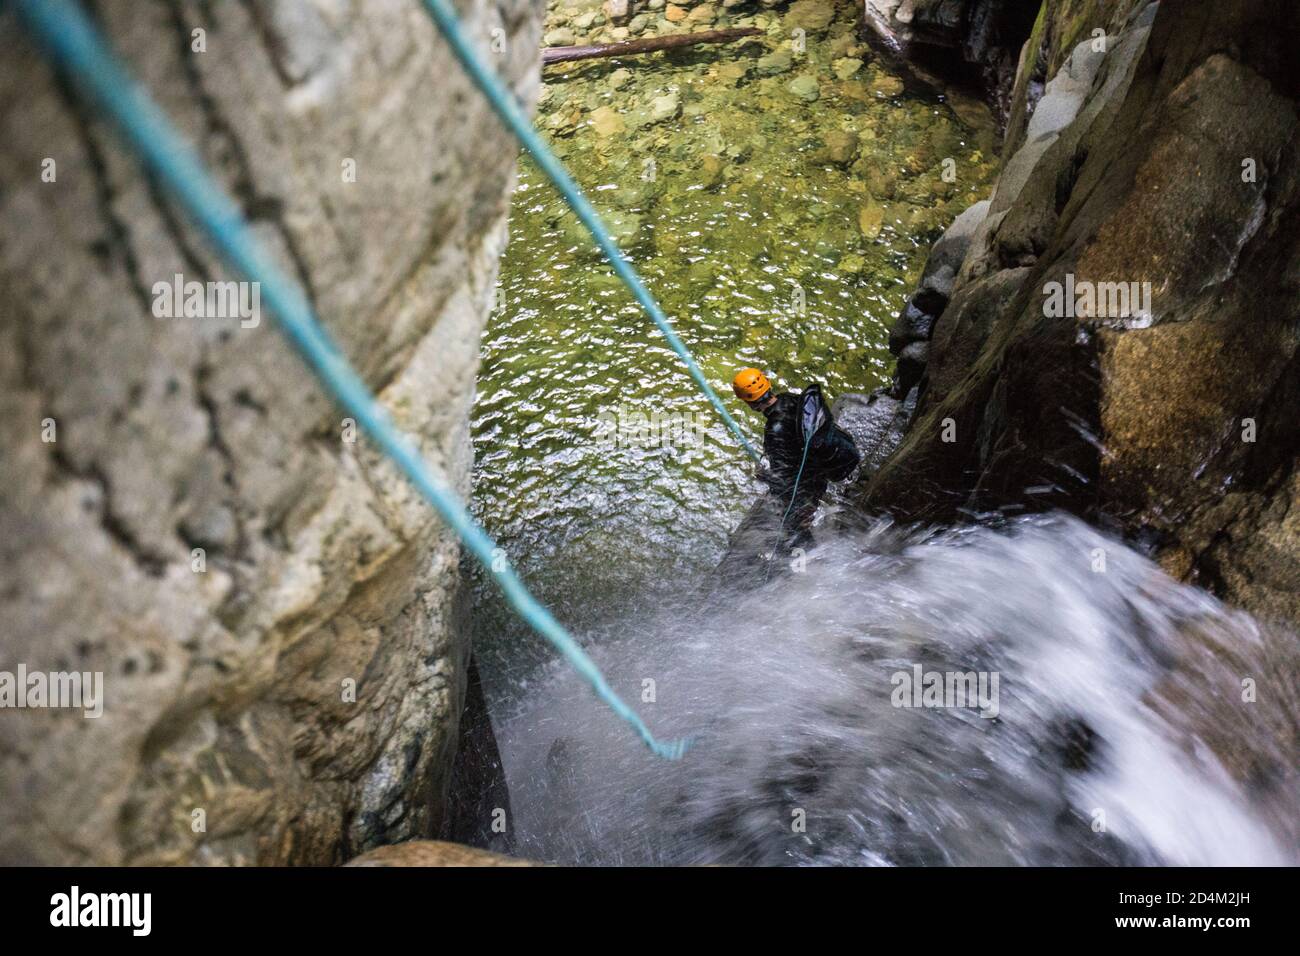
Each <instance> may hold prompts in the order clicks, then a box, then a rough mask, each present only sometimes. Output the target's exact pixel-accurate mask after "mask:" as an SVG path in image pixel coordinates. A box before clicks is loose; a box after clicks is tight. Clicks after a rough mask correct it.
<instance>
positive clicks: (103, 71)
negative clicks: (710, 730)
mask: <svg viewBox="0 0 1300 956" xmlns="http://www.w3.org/2000/svg"><path fill="white" fill-rule="evenodd" d="M11 2H12V3H13V6H14V8H15V9H16V10H17V11H18V13H19V14H20V16H21V17H22V19H23V21H24V23H26V25H27V26H28V28H29V30H30V32H31V33H32V35H33V36H34V37H35V38H36V40H37V41H38V43H39V44H40V45H41V46H42V48H43V49H45V51H46V52H47V54H48V55H49V56H50V57H51V58H52V60H53V61H54V62H55V63H56V64H58V65H59V66H60V67H61V68H62V69H63V70H64V71H66V73H67V74H68V75H69V76H71V77H72V78H73V79H74V80H75V81H76V83H77V84H78V86H79V87H80V89H81V90H82V91H83V92H84V93H85V94H87V95H88V96H90V97H91V98H92V99H93V100H94V101H95V102H96V103H98V104H99V106H100V107H102V108H103V109H104V110H106V111H107V112H108V113H109V114H110V115H111V116H112V118H113V119H114V121H115V122H116V123H117V126H118V128H119V130H120V131H121V133H122V135H123V137H124V139H125V140H126V142H127V143H128V144H129V145H130V147H131V148H132V149H133V150H134V151H135V152H136V153H137V155H138V156H139V158H140V160H141V162H142V163H143V164H144V166H145V167H146V168H147V169H148V170H149V172H151V173H152V174H153V175H154V176H155V177H156V178H157V180H158V182H159V183H161V184H162V185H163V186H164V187H165V188H166V189H167V190H168V191H169V192H170V193H171V194H172V195H173V196H174V197H175V198H176V199H177V200H178V201H179V202H180V203H181V204H182V205H183V206H184V207H185V208H186V210H187V211H188V212H189V214H190V215H191V216H192V217H193V219H194V221H195V222H196V223H197V224H198V225H199V226H200V227H201V228H202V230H203V231H204V233H206V235H207V237H208V239H209V241H210V242H211V243H212V246H213V248H214V249H215V250H216V251H217V252H219V253H220V255H221V257H222V258H223V259H224V260H225V261H226V262H227V263H228V264H229V265H230V266H231V267H232V268H233V269H234V270H235V271H237V272H239V273H240V274H242V275H243V276H245V277H246V278H247V279H249V280H251V281H254V282H258V283H260V284H261V292H262V295H263V297H264V298H265V299H266V301H267V303H268V304H269V305H270V306H271V309H272V312H273V314H274V315H275V318H276V319H277V321H278V323H279V326H280V329H281V331H283V332H284V334H285V335H286V336H287V337H288V338H289V340H290V341H291V342H292V343H293V345H294V347H295V348H296V349H297V350H298V352H299V353H300V354H301V355H302V357H303V359H304V360H305V361H306V362H307V364H308V365H309V366H310V367H311V369H312V370H313V371H314V372H315V373H316V375H317V376H318V377H319V378H320V380H321V382H322V383H323V385H324V386H325V388H326V390H327V391H328V392H329V393H330V394H331V395H333V396H334V398H335V399H336V400H337V401H338V403H339V404H340V405H341V406H342V407H343V408H344V409H345V410H346V411H347V412H348V413H349V414H350V415H352V416H353V417H354V418H355V419H356V420H357V422H358V424H360V425H361V427H362V428H363V429H364V430H365V431H366V433H367V434H368V435H369V436H370V438H371V440H372V441H374V443H375V444H376V445H377V446H378V447H379V448H380V449H381V450H382V451H383V452H384V454H386V455H387V456H388V457H389V458H391V459H392V460H393V461H394V462H395V463H396V464H397V466H398V468H400V469H401V471H402V472H403V473H404V474H405V475H406V477H407V478H408V479H410V481H411V483H412V484H413V485H414V486H415V487H416V488H417V489H418V490H419V492H420V493H421V494H422V495H423V496H424V498H425V499H426V500H427V501H428V502H429V504H431V505H432V506H433V508H434V510H436V511H437V513H438V514H439V515H440V516H441V517H442V520H443V521H445V522H446V523H447V524H448V525H449V526H450V527H451V528H452V530H453V531H455V533H456V534H457V535H458V536H459V537H460V539H461V540H462V541H463V542H464V544H465V547H466V548H468V549H469V551H470V553H471V554H473V555H474V557H475V558H477V559H478V561H479V562H480V563H481V564H482V565H483V566H484V567H485V568H487V569H488V570H489V571H492V576H493V578H494V579H495V580H496V582H497V583H498V585H499V586H500V587H501V590H502V591H503V592H504V594H505V597H506V600H507V601H509V602H510V604H511V606H512V607H514V609H515V610H516V611H517V612H518V613H519V615H520V617H522V618H523V619H524V620H525V621H526V622H527V623H528V624H529V625H530V626H531V627H532V628H533V630H535V631H536V632H537V633H539V634H541V635H542V636H543V637H544V638H546V640H548V641H549V642H550V643H551V644H552V645H553V646H554V647H555V649H556V650H557V651H558V652H559V653H560V654H561V655H562V656H563V657H564V659H565V660H567V661H568V662H569V664H570V665H571V666H572V667H573V668H574V669H575V670H576V671H577V672H578V673H579V674H580V675H581V676H582V677H583V679H584V680H586V681H587V683H588V684H590V685H591V687H592V689H593V690H594V691H595V692H596V694H597V696H599V697H600V699H601V700H603V701H604V702H605V703H606V704H607V705H608V706H609V707H610V709H612V710H613V711H614V713H616V714H617V715H618V716H619V717H620V718H621V719H622V720H624V721H625V722H627V723H628V724H629V725H630V726H631V727H632V729H633V730H635V731H636V733H637V735H638V736H639V737H640V738H641V740H642V741H644V742H645V744H646V746H648V747H649V748H650V749H651V751H653V752H654V753H655V754H657V755H658V756H660V757H665V758H668V759H677V758H679V757H681V756H682V754H683V753H685V751H686V748H687V747H688V746H689V741H687V740H677V741H668V742H665V741H660V740H657V739H656V738H655V737H654V735H653V734H652V733H651V732H650V729H649V728H648V727H647V726H646V725H645V722H644V721H642V719H641V718H640V716H638V715H637V713H636V711H634V710H633V709H632V708H631V707H629V706H628V705H627V704H626V703H625V702H624V701H623V699H622V698H621V697H619V696H618V694H616V693H615V692H614V690H613V689H612V688H611V687H610V686H609V684H608V683H606V681H605V678H604V675H603V674H601V672H600V669H599V668H598V667H597V666H596V663H595V662H594V661H593V660H592V659H591V658H590V657H589V656H588V655H587V653H586V652H585V651H584V650H583V649H582V648H581V647H580V646H579V645H578V643H577V641H575V640H574V639H573V637H572V636H570V634H569V633H568V631H566V630H565V629H564V627H563V626H562V625H561V624H560V623H559V622H558V621H557V620H556V619H555V618H554V617H553V616H552V615H551V613H550V612H549V611H548V610H547V609H546V608H545V607H543V606H542V605H541V604H540V603H538V601H537V599H536V598H534V597H533V596H532V594H530V593H529V591H528V589H527V588H526V587H525V586H524V583H523V581H521V580H520V579H519V577H518V575H516V574H515V572H514V570H513V569H512V568H510V567H509V566H507V567H505V568H504V569H503V570H500V571H493V561H494V559H495V557H496V555H497V554H498V553H500V552H499V551H498V549H497V547H496V544H495V542H493V540H492V539H491V538H490V537H489V536H488V535H487V534H486V532H484V531H483V530H482V529H481V528H479V527H478V525H477V524H475V523H474V519H473V518H472V517H470V514H469V512H468V511H466V510H465V507H464V506H463V505H462V504H461V503H460V502H459V501H458V500H456V498H455V496H454V495H452V494H451V492H449V491H448V490H447V489H446V488H444V487H443V486H442V484H441V483H440V482H439V481H438V479H437V478H436V477H435V476H434V474H433V472H432V470H431V469H430V468H429V466H428V465H427V464H425V462H424V460H423V459H422V458H421V456H420V454H419V452H418V451H417V450H416V447H415V443H414V441H413V440H412V439H411V438H410V437H409V436H407V435H406V434H404V433H403V432H402V431H400V430H399V429H398V428H397V427H396V426H395V425H394V424H393V423H392V421H391V420H390V419H389V416H388V413H387V412H386V411H385V410H384V408H383V407H382V406H381V405H380V404H379V402H378V401H377V400H376V399H375V397H374V395H373V394H371V392H370V389H369V388H368V387H367V386H366V385H365V383H364V382H362V380H361V378H360V377H359V376H358V375H357V373H356V372H355V371H353V369H352V367H351V366H350V365H349V364H348V362H347V359H345V358H344V357H343V355H342V354H341V353H340V352H339V350H338V348H337V347H336V346H335V345H334V343H333V341H332V340H331V339H330V337H329V334H328V333H327V332H326V331H325V329H324V328H322V327H321V325H320V322H319V321H318V320H317V318H316V316H315V315H314V314H313V312H312V308H311V305H310V303H309V302H308V301H307V299H306V297H305V296H304V295H303V293H302V290H301V289H299V287H298V286H297V284H296V283H294V282H292V281H291V280H289V279H288V278H287V277H286V276H285V275H284V274H283V273H282V272H281V271H280V269H279V268H278V267H277V266H276V265H275V262H274V261H273V260H272V259H271V258H270V257H269V256H268V255H267V254H266V252H265V250H264V249H263V248H262V246H261V244H260V243H259V242H258V241H257V239H256V237H255V236H254V235H253V233H252V231H251V230H250V229H249V227H248V224H247V223H246V222H245V221H244V218H243V216H242V215H241V214H240V211H239V209H238V208H237V207H236V206H235V204H234V202H233V201H232V200H231V199H230V198H229V197H228V196H227V195H226V194H225V192H224V191H223V190H222V188H221V186H220V185H219V184H218V183H217V182H216V181H215V180H213V179H212V178H211V177H210V176H209V175H208V173H207V172H206V171H205V170H204V168H203V166H202V164H201V162H200V161H199V159H198V157H197V156H195V154H194V153H193V152H192V151H191V150H190V148H189V146H188V145H187V144H186V143H185V141H184V140H183V139H182V138H181V136H180V134H179V133H177V131H176V130H175V129H174V128H173V127H172V125H171V123H170V122H169V121H168V120H167V117H166V116H165V115H164V114H163V113H162V111H161V110H160V109H159V108H158V107H157V106H156V105H155V104H154V102H153V101H152V100H151V99H150V98H149V96H148V95H147V94H146V93H145V92H144V91H143V90H142V89H141V88H140V87H139V86H137V85H136V83H135V82H134V80H132V78H131V76H130V75H129V74H128V73H127V72H126V70H125V68H124V67H122V66H121V65H120V64H119V63H118V62H117V60H116V58H115V57H114V55H113V53H112V52H111V51H110V50H109V48H108V46H107V44H106V43H105V41H104V40H103V38H102V37H101V36H100V35H99V32H98V30H97V29H96V28H95V26H94V24H93V23H92V22H91V21H90V19H89V18H88V17H87V16H86V14H85V12H84V11H83V10H82V9H81V6H80V4H78V3H77V2H76V0H11Z"/></svg>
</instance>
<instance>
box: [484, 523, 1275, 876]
mask: <svg viewBox="0 0 1300 956" xmlns="http://www.w3.org/2000/svg"><path fill="white" fill-rule="evenodd" d="M591 637H592V641H593V644H594V645H595V654H596V657H597V659H598V660H599V662H600V664H601V665H602V666H603V667H604V668H605V669H606V671H607V673H608V674H609V675H610V678H611V682H612V683H613V684H614V685H615V686H616V688H617V689H618V690H619V691H620V692H621V693H624V694H626V695H627V696H628V699H630V700H633V701H639V702H640V704H639V706H640V709H641V710H642V712H643V713H645V714H646V716H647V718H648V719H649V721H650V722H651V723H652V725H653V726H654V727H655V729H656V731H657V732H658V733H660V734H661V735H663V736H666V737H668V736H676V735H678V734H681V733H695V734H696V735H697V742H696V746H695V748H694V749H693V750H692V751H691V752H690V753H689V754H688V755H687V757H686V758H685V759H684V760H683V761H681V762H679V763H665V762H663V761H658V760H654V759H652V758H651V757H649V756H648V755H647V754H646V752H645V751H644V749H643V748H641V747H640V746H639V745H638V744H637V743H636V741H635V740H633V739H632V738H631V737H630V736H629V735H628V734H627V733H626V732H625V731H624V729H623V728H622V727H621V726H619V725H617V724H616V723H615V722H614V720H613V719H612V718H611V717H610V716H609V715H608V714H606V713H604V712H603V711H601V710H600V708H598V707H596V706H595V705H594V704H593V702H592V700H591V698H590V695H589V694H588V693H587V692H586V690H585V688H583V687H582V686H580V685H578V684H577V683H576V682H575V681H574V680H573V679H572V677H571V676H570V674H569V673H568V672H567V670H564V669H562V668H555V669H552V670H550V671H547V672H544V673H543V674H542V675H541V676H540V677H535V678H533V679H529V680H525V681H522V682H521V683H522V686H518V688H517V691H516V693H517V695H518V696H517V697H516V698H515V699H514V700H513V701H511V702H506V704H505V708H506V710H507V711H508V713H507V712H501V711H499V712H498V715H497V716H498V721H497V722H498V731H499V739H500V744H501V747H502V757H503V761H504V764H505V767H506V772H507V778H508V783H509V787H510V792H511V800H512V805H513V812H514V815H515V821H514V827H515V833H516V844H517V845H516V851H517V852H518V853H520V854H521V855H524V856H528V857H533V858H538V859H544V860H550V861H559V862H572V863H749V864H885V865H888V864H901V865H907V864H986V865H998V864H1039V865H1042V864H1088V863H1101V864H1162V863H1163V864H1207V865H1219V864H1286V863H1294V862H1296V859H1297V853H1296V849H1295V848H1296V846H1297V837H1298V834H1297V830H1296V828H1297V818H1298V817H1300V815H1298V814H1297V812H1296V808H1297V788H1296V771H1295V768H1294V759H1293V758H1294V756H1295V754H1294V745H1295V741H1296V739H1297V715H1300V700H1297V696H1296V695H1297V690H1296V681H1295V679H1294V678H1295V673H1296V668H1295V656H1294V655H1295V648H1296V643H1295V638H1294V636H1293V635H1289V634H1285V633H1282V632H1278V631H1272V630H1269V629H1266V628H1263V627H1262V626H1260V625H1258V624H1256V623H1255V622H1254V621H1253V620H1252V619H1251V618H1249V617H1248V616H1247V615H1244V614H1242V613H1240V612H1235V611H1231V610H1229V609H1226V608H1224V607H1223V606H1222V605H1220V604H1219V603H1218V602H1217V601H1216V600H1214V599H1213V598H1212V597H1210V596H1208V595H1206V594H1205V593H1203V592H1201V591H1199V590H1196V589H1194V588H1191V587H1187V586H1184V585H1181V584H1178V583H1176V582H1174V581H1173V580H1171V579H1170V578H1168V577H1167V576H1165V575H1164V574H1163V572H1161V571H1160V570H1159V569H1158V568H1157V567H1156V566H1155V565H1154V564H1152V563H1151V562H1149V561H1148V560H1146V559H1145V558H1143V557H1141V556H1139V555H1137V554H1136V553H1134V552H1132V551H1130V550H1128V549H1126V548H1125V547H1124V546H1123V545H1121V544H1119V543H1118V542H1116V541H1113V540H1111V539H1108V538H1105V537H1103V536H1101V535H1099V534H1098V533H1097V532H1095V531H1094V530H1092V529H1090V528H1088V527H1087V526H1085V525H1083V524H1081V523H1079V522H1078V521H1076V520H1074V519H1071V518H1065V517H1057V516H1053V517H1039V518H1025V519H1020V520H1018V521H1016V522H1013V523H1010V524H1008V525H1006V526H1004V527H1002V528H1000V529H990V528H971V529H964V530H959V531H949V532H944V533H932V534H927V535H922V534H918V533H904V532H902V531H900V530H898V529H896V528H893V527H890V526H889V525H887V524H880V525H877V526H875V527H872V528H869V529H866V530H861V531H855V532H851V533H842V534H840V535H839V536H838V537H835V538H827V540H826V541H825V543H823V544H822V545H820V546H819V547H817V548H816V549H815V550H813V551H812V552H811V553H810V554H809V556H808V561H807V565H806V568H805V569H804V570H803V571H801V572H798V573H795V572H784V573H781V574H779V575H777V576H774V577H773V578H772V579H771V580H770V581H769V582H768V583H766V584H765V585H763V586H761V587H757V588H755V589H752V590H749V591H740V592H737V591H728V590H722V589H720V588H712V589H711V588H709V587H707V586H702V587H700V588H699V590H698V591H696V592H695V593H692V594H690V595H684V596H682V597H681V598H680V600H679V601H677V602H676V603H675V604H674V605H672V606H663V607H661V608H660V609H659V611H658V613H656V614H654V615H644V616H634V617H629V618H627V619H625V620H622V621H620V622H617V623H616V624H613V625H610V626H608V628H607V630H606V631H605V632H604V633H600V634H593V635H591ZM917 665H919V666H920V667H921V669H922V672H923V673H929V672H939V673H947V672H962V673H966V672H975V673H976V674H983V675H984V676H985V677H986V678H987V679H988V680H986V683H985V684H984V685H983V688H984V689H985V690H986V691H989V692H996V693H995V694H994V696H993V700H992V703H993V706H992V707H989V706H987V705H988V704H989V703H990V701H989V699H987V698H986V699H985V700H984V702H983V703H984V704H985V705H986V706H985V707H984V708H983V714H984V715H983V716H982V715H981V709H980V707H979V705H974V706H961V704H962V703H963V702H962V701H961V700H960V699H956V700H953V699H948V700H946V701H943V702H946V703H948V704H950V705H954V706H948V707H928V706H920V707H916V706H897V705H898V704H907V703H914V702H918V701H920V702H923V701H924V698H921V697H916V698H914V697H912V696H911V694H910V693H904V691H903V689H902V688H903V686H904V685H903V684H902V681H903V678H902V677H901V676H898V675H909V676H910V675H914V673H915V671H914V668H915V667H917ZM993 677H996V684H993V683H992V678H993ZM1247 678H1249V679H1251V680H1252V681H1254V682H1255V683H1256V684H1257V686H1258V688H1259V692H1258V700H1257V701H1254V702H1250V701H1247V700H1244V699H1243V697H1248V696H1250V695H1248V694H1245V693H1244V692H1243V680H1244V679H1247ZM966 703H967V704H969V703H970V702H969V701H967V702H966ZM993 712H996V716H992V714H993Z"/></svg>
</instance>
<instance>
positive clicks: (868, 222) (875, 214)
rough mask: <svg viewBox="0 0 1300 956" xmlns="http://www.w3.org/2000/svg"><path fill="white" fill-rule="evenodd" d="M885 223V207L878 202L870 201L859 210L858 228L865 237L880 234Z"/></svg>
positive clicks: (873, 237) (873, 236)
mask: <svg viewBox="0 0 1300 956" xmlns="http://www.w3.org/2000/svg"><path fill="white" fill-rule="evenodd" d="M884 223H885V208H884V206H882V205H881V204H880V203H878V202H874V201H873V202H869V203H867V204H866V205H864V206H863V207H862V208H861V209H859V210H858V229H859V230H860V231H861V232H862V236H863V238H865V239H875V238H876V237H877V236H879V235H880V231H881V229H882V228H883V227H884Z"/></svg>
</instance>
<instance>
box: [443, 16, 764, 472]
mask: <svg viewBox="0 0 1300 956" xmlns="http://www.w3.org/2000/svg"><path fill="white" fill-rule="evenodd" d="M424 8H425V9H426V10H428V11H429V16H431V17H432V18H433V21H434V23H436V24H437V25H438V29H439V30H441V31H442V35H443V37H444V38H445V39H446V40H447V43H448V45H449V46H450V47H451V51H452V53H454V54H455V55H456V59H457V60H459V61H460V65H461V67H462V68H464V70H465V72H466V73H468V74H469V76H470V79H472V80H473V81H474V83H475V85H476V86H478V88H479V90H480V91H481V92H482V93H483V95H484V96H485V97H486V98H487V101H488V103H490V104H491V106H492V109H493V110H495V111H496V114H497V116H498V117H500V118H501V121H502V122H503V123H505V125H506V127H507V128H508V129H509V130H510V132H512V133H513V134H514V136H515V139H517V140H519V144H520V145H521V146H523V148H524V149H525V150H527V151H528V155H530V156H532V157H533V160H534V161H535V162H536V163H537V165H538V166H539V167H540V168H541V170H542V172H543V173H545V174H546V177H547V178H548V179H549V180H550V181H551V183H552V184H553V185H554V186H555V188H556V189H557V190H559V192H560V195H561V196H563V197H564V201H565V202H566V203H568V204H569V208H570V209H572V210H573V212H574V213H575V214H576V215H577V217H578V219H579V220H580V221H581V222H582V224H583V225H584V226H586V227H587V231H588V232H590V233H591V238H592V239H593V240H595V242H596V245H597V246H598V247H599V248H600V251H601V252H602V253H604V255H605V258H606V259H608V260H609V264H610V265H611V266H612V267H613V268H614V272H615V273H616V274H617V275H618V277H619V278H620V279H622V280H623V284H624V285H626V286H627V287H628V290H629V291H630V292H631V293H632V296H633V297H634V298H635V299H636V300H637V302H638V303H640V305H641V308H643V309H644V310H645V312H646V315H648V316H650V318H651V319H653V320H654V324H655V325H657V326H659V331H660V332H662V333H663V336H664V338H665V339H666V340H667V341H668V344H669V345H670V346H672V349H673V351H674V352H676V353H677V355H678V356H679V357H680V358H681V360H682V361H683V362H684V363H685V364H686V368H687V371H689V372H690V373H691V378H693V379H695V384H696V385H698V386H699V387H700V391H702V392H703V393H704V395H705V397H706V398H708V400H709V401H710V402H711V403H712V404H713V407H714V409H716V410H717V413H718V415H719V416H720V417H721V418H722V420H723V421H724V422H726V424H727V427H728V428H730V429H731V431H732V433H733V434H734V435H735V436H736V438H738V439H739V440H740V444H741V446H742V447H743V448H744V449H745V453H746V454H748V455H749V457H750V458H752V459H753V460H754V461H758V460H759V455H758V452H757V451H755V450H754V446H753V445H751V444H750V443H749V439H748V438H746V437H745V433H744V432H743V431H741V429H740V425H738V424H737V423H736V420H735V419H734V418H732V417H731V413H730V412H728V411H727V407H726V406H725V405H724V404H722V399H721V398H719V397H718V393H717V392H715V391H714V390H713V387H712V386H711V385H709V382H708V379H706V378H705V377H704V373H703V372H702V371H700V367H699V366H698V365H697V364H696V363H695V358H694V357H693V356H692V355H691V353H690V351H689V350H688V349H687V348H686V346H685V345H683V344H682V340H681V339H679V338H678V337H677V333H676V332H674V331H673V326H672V323H671V322H669V321H668V316H666V315H665V314H664V311H663V309H661V308H660V307H659V303H658V302H656V301H655V298H654V296H652V295H651V294H650V290H649V289H647V288H646V286H645V283H644V282H642V281H641V277H640V276H639V275H637V271H636V269H634V268H633V267H632V265H631V263H629V262H628V261H627V260H626V259H625V258H624V257H623V253H622V252H621V251H620V250H619V248H618V244H617V243H616V242H614V239H613V237H612V236H611V235H610V233H609V229H607V228H606V227H605V224H604V222H602V221H601V218H600V215H599V214H598V213H597V212H596V210H595V208H593V207H592V205H591V203H590V202H588V201H587V197H586V196H584V195H583V193H582V190H581V189H580V188H579V187H578V184H577V183H575V182H574V181H573V178H572V177H570V176H569V174H568V173H567V172H566V171H565V169H564V166H563V164H561V162H560V161H559V160H558V159H556V158H555V154H554V153H552V152H551V150H550V147H548V146H547V145H546V143H545V142H544V141H543V140H542V138H541V137H540V136H539V135H537V131H536V130H535V129H533V124H532V123H531V122H529V120H528V118H527V117H526V116H524V114H523V111H522V110H520V109H519V106H518V104H517V103H516V102H515V98H514V96H513V95H512V94H511V93H510V92H509V90H507V89H506V88H505V86H504V85H503V84H502V82H501V80H499V79H498V78H497V75H496V74H495V73H493V72H492V71H491V70H490V69H488V68H487V67H486V66H485V65H484V64H483V61H482V60H481V59H479V57H478V54H476V53H475V52H474V47H473V46H472V45H471V44H470V41H469V38H468V37H467V36H466V34H465V28H464V27H463V26H462V25H461V22H460V19H459V18H458V17H457V16H456V12H455V11H454V10H453V9H452V7H451V4H450V3H449V2H448V0H424Z"/></svg>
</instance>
